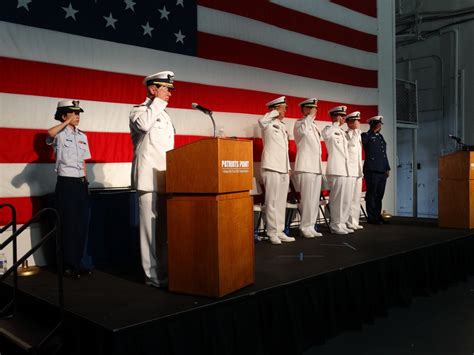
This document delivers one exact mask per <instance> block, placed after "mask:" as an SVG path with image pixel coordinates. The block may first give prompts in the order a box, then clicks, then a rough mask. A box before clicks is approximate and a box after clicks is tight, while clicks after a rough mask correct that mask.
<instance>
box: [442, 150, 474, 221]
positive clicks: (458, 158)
mask: <svg viewBox="0 0 474 355" xmlns="http://www.w3.org/2000/svg"><path fill="white" fill-rule="evenodd" d="M438 176H439V180H438V225H439V226H440V227H446V228H474V152H456V153H453V154H448V155H445V156H442V157H440V158H439V162H438Z"/></svg>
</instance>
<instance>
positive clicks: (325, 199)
mask: <svg viewBox="0 0 474 355" xmlns="http://www.w3.org/2000/svg"><path fill="white" fill-rule="evenodd" d="M325 208H327V210H328V211H329V214H331V210H330V209H329V191H327V190H325V191H323V190H321V194H320V196H319V212H321V216H322V218H323V220H324V223H325V224H326V226H327V227H328V228H329V221H330V218H328V217H327V216H326V213H325V212H324V209H325ZM319 221H320V219H318V222H319Z"/></svg>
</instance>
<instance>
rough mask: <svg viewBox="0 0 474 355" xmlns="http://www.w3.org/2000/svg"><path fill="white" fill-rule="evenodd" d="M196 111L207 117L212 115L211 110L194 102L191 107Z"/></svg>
mask: <svg viewBox="0 0 474 355" xmlns="http://www.w3.org/2000/svg"><path fill="white" fill-rule="evenodd" d="M191 106H192V107H193V108H194V109H196V110H199V111H201V112H202V113H204V114H206V115H212V111H211V110H209V109H208V108H205V107H204V106H201V105H199V104H198V103H196V102H193V103H192V105H191Z"/></svg>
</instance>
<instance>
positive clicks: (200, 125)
mask: <svg viewBox="0 0 474 355" xmlns="http://www.w3.org/2000/svg"><path fill="white" fill-rule="evenodd" d="M61 99H64V98H53V97H44V96H30V95H15V94H5V93H0V107H1V108H2V112H1V113H0V121H1V122H2V123H1V125H0V126H1V127H5V128H30V129H44V130H47V129H48V128H50V127H52V126H54V125H56V124H57V123H58V122H57V121H55V120H54V119H53V114H54V112H55V110H56V105H57V102H58V101H59V100H61ZM171 100H173V98H171ZM25 102H27V103H28V104H27V105H25ZM81 107H82V108H84V111H85V112H84V113H82V114H81V121H80V124H79V127H80V128H81V129H82V130H83V131H85V132H86V133H87V132H115V133H129V132H130V129H129V127H128V115H129V113H130V109H131V108H132V105H129V104H120V103H110V102H99V101H89V100H81ZM167 111H168V113H169V114H170V116H171V120H172V122H173V124H174V126H175V129H176V133H177V134H180V135H197V136H212V134H213V132H212V123H211V121H210V119H209V117H207V116H206V115H204V114H203V113H201V112H200V111H197V110H192V109H190V110H187V109H176V108H168V109H167ZM263 114H264V112H262V115H263ZM260 117H261V115H252V114H243V113H228V112H214V119H215V121H216V128H217V131H219V129H221V128H222V129H223V130H224V134H225V135H226V136H229V137H230V136H236V137H260V129H259V127H258V124H257V120H258V119H259V118H260ZM295 121H296V118H286V119H285V122H286V126H287V130H288V132H289V134H290V136H292V135H293V124H294V122H295ZM327 124H329V122H328V121H318V126H320V129H322V128H324V126H326V125H327ZM92 153H93V152H92Z"/></svg>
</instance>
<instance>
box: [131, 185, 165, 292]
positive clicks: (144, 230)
mask: <svg viewBox="0 0 474 355" xmlns="http://www.w3.org/2000/svg"><path fill="white" fill-rule="evenodd" d="M158 196H159V195H158V193H157V192H146V191H138V206H139V209H140V251H141V256H142V267H143V271H144V272H145V276H146V277H147V278H148V279H149V280H150V281H151V282H153V283H154V284H157V285H159V284H160V283H162V282H167V265H168V259H167V255H168V254H167V243H166V221H165V220H164V219H165V218H166V214H165V204H166V199H165V198H164V196H163V198H161V196H160V198H158Z"/></svg>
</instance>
